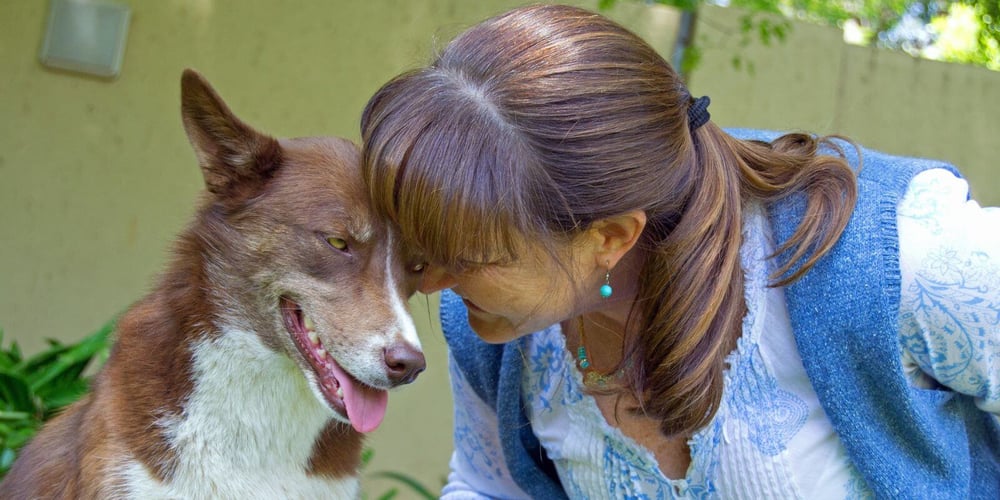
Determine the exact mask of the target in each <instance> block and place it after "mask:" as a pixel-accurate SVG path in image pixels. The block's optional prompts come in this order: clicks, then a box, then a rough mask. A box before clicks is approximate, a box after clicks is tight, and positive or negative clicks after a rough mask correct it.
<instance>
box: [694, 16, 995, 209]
mask: <svg viewBox="0 0 1000 500" xmlns="http://www.w3.org/2000/svg"><path fill="white" fill-rule="evenodd" d="M701 20H702V22H700V23H699V25H698V28H697V33H698V40H699V41H701V42H702V46H703V47H704V48H705V54H704V58H703V60H702V64H701V65H700V66H699V67H698V69H697V70H696V71H695V73H694V75H693V77H692V80H691V90H692V93H693V94H694V95H699V94H708V95H710V96H711V97H712V106H711V108H710V110H711V112H712V119H713V120H715V121H716V123H720V124H723V125H725V126H748V127H760V128H774V129H798V130H806V131H811V132H816V133H821V134H834V133H839V134H845V135H848V136H849V137H851V138H853V139H855V140H857V141H858V142H860V143H861V144H864V145H865V146H868V147H872V148H875V149H880V150H883V151H886V152H888V153H894V154H900V155H906V156H921V157H927V158H936V159H944V160H947V161H950V162H952V163H954V164H955V165H957V166H958V167H959V168H960V169H961V170H962V172H963V173H964V174H965V175H966V176H967V178H968V179H969V181H970V184H971V185H972V190H973V195H974V196H975V197H976V199H977V200H979V201H980V202H981V203H983V204H986V205H991V206H997V205H1000V175H998V174H1000V160H997V155H996V153H995V151H996V149H997V147H998V146H1000V72H996V71H989V70H987V69H984V68H980V67H975V66H968V65H958V64H946V63H941V62H935V61H928V60H922V59H916V58H913V57H910V56H907V55H905V54H903V53H898V52H889V51H885V50H877V49H871V48H865V47H858V46H852V45H846V44H844V43H843V42H842V41H841V40H842V36H841V34H840V32H839V31H838V30H835V29H832V28H825V27H819V26H812V25H805V24H800V23H797V24H796V25H795V27H794V29H793V30H792V32H791V34H790V35H789V37H788V39H787V40H786V42H785V43H778V44H772V45H771V46H770V47H765V46H763V45H761V44H760V43H754V44H752V45H751V46H750V47H748V48H746V49H742V50H740V49H738V47H739V36H738V33H739V27H738V26H739V13H738V12H737V11H734V10H732V9H721V8H706V9H705V10H704V12H703V15H702V17H701ZM736 53H739V54H741V55H742V57H743V59H744V61H749V62H751V63H752V64H753V66H754V71H753V73H752V74H751V73H749V72H748V71H746V70H742V71H735V70H734V69H733V66H732V64H731V60H732V57H733V55H734V54H736Z"/></svg>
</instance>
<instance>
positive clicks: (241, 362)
mask: <svg viewBox="0 0 1000 500" xmlns="http://www.w3.org/2000/svg"><path fill="white" fill-rule="evenodd" d="M182 115H183V119H184V125H185V129H186V131H187V133H188V137H189V138H190V140H191V143H192V145H193V147H194V149H195V152H196V154H197V156H198V162H199V164H200V166H201V168H202V172H203V174H204V178H205V184H206V193H205V196H204V199H203V202H202V204H201V206H200V208H199V210H198V211H197V214H196V216H195V218H194V220H193V222H192V223H191V224H190V226H189V227H188V228H187V230H186V231H184V232H183V233H182V234H181V235H180V237H179V239H178V240H177V243H176V247H175V251H174V258H173V260H172V262H171V263H170V265H169V267H168V268H167V269H166V271H165V272H164V273H163V274H162V276H161V277H160V279H159V281H158V284H157V286H156V287H155V289H154V291H153V292H152V293H150V294H149V295H148V296H146V297H145V298H144V299H142V300H141V301H139V302H138V303H137V304H135V305H134V306H133V307H132V308H131V309H130V310H129V311H128V312H127V313H126V314H125V315H124V316H123V317H122V318H121V319H120V321H119V322H118V328H117V340H116V343H115V345H114V347H113V349H112V352H111V355H110V357H109V359H108V361H107V363H106V365H105V366H104V368H103V369H102V371H101V372H100V373H99V374H98V375H97V376H96V377H95V380H94V384H93V387H92V391H91V393H90V394H89V395H88V396H86V397H85V398H83V399H82V400H81V401H79V402H77V403H76V404H74V405H73V406H71V407H70V408H69V409H67V410H66V411H65V412H64V413H63V414H62V415H60V416H59V417H57V418H55V419H54V420H53V421H51V422H49V423H48V424H47V425H46V426H45V427H44V428H43V429H42V431H41V432H40V433H39V434H38V435H37V436H36V437H35V439H34V440H32V442H31V443H29V445H28V446H26V447H25V448H24V449H23V450H21V452H20V455H19V457H18V460H17V461H16V463H15V464H14V466H13V468H12V469H11V471H10V473H9V474H8V476H7V477H6V479H5V480H4V482H3V483H0V498H4V499H24V498H46V499H49V498H150V497H153V496H155V497H164V496H166V497H183V498H197V497H202V498H226V497H240V496H242V497H243V498H250V497H254V498H260V497H261V495H264V496H268V497H275V498H276V497H278V496H282V497H286V498H288V497H310V498H311V497H330V498H340V497H344V496H348V497H350V496H356V495H357V494H358V485H357V478H356V474H357V469H358V465H359V460H360V456H361V447H362V434H361V433H360V432H358V431H357V430H355V428H352V426H351V425H350V424H348V423H347V422H348V417H347V415H346V414H345V412H346V413H350V411H349V410H345V408H344V407H343V405H346V404H347V403H346V402H345V401H339V402H338V401H337V398H336V397H335V396H329V395H325V394H326V393H324V392H323V390H321V389H320V388H319V387H318V386H319V384H322V383H330V382H329V380H330V379H329V375H328V374H327V375H323V373H325V372H322V369H320V368H316V366H317V365H316V363H317V362H316V361H310V360H309V359H307V358H309V354H308V353H307V352H306V351H307V350H308V348H303V347H302V346H301V345H297V344H296V341H295V340H294V339H293V337H295V335H296V334H295V333H293V332H295V331H299V338H300V339H301V338H302V337H303V335H304V334H303V333H302V331H301V330H302V329H303V328H304V327H303V326H301V325H302V323H301V321H303V318H304V317H305V316H308V317H309V318H310V319H311V320H312V321H313V322H314V323H315V327H314V332H315V334H316V337H318V344H317V345H316V346H314V347H313V348H314V349H315V348H319V347H321V348H322V349H321V350H325V351H326V352H327V353H329V356H330V357H332V359H333V360H335V361H336V362H337V363H338V366H339V367H340V368H342V369H343V370H344V371H345V372H347V373H349V374H350V377H351V378H352V380H353V382H352V383H354V384H357V385H358V387H361V386H370V387H375V388H377V389H379V390H387V389H389V388H391V387H394V386H396V385H398V384H402V383H408V382H410V381H412V380H413V378H414V377H415V376H416V374H417V373H419V371H420V370H422V369H423V366H424V359H423V355H422V353H421V352H420V348H419V341H417V340H416V336H415V330H414V328H413V324H412V321H411V320H410V318H409V316H408V314H407V313H406V311H405V307H403V308H401V307H400V305H401V304H405V301H406V299H407V298H408V297H409V295H410V294H412V292H413V290H414V285H415V283H414V280H415V274H414V273H413V272H410V268H409V267H408V266H407V265H406V263H405V262H404V261H403V259H400V258H398V257H396V256H395V250H396V248H395V246H394V245H393V244H392V242H391V236H390V234H389V231H388V229H387V227H386V225H385V224H384V223H383V222H382V221H380V220H378V219H377V218H376V217H375V216H374V214H373V213H372V212H371V211H370V209H369V208H368V207H369V203H368V199H367V194H366V191H365V190H364V187H363V185H362V183H361V179H360V177H359V173H358V164H359V163H358V162H359V161H360V158H359V154H358V150H357V147H356V146H354V145H353V144H351V143H350V142H348V141H346V140H342V139H335V138H301V139H283V140H277V139H274V138H271V137H269V136H267V135H265V134H262V133H260V132H257V131H256V130H254V129H252V128H251V127H249V126H248V125H246V124H244V123H243V122H242V121H240V120H239V119H238V118H237V117H236V116H235V115H233V114H232V112H231V111H230V110H229V108H228V107H227V106H226V104H225V103H224V102H223V101H222V99H221V98H220V97H219V96H218V95H217V94H216V93H215V92H214V90H213V89H212V88H211V87H210V86H209V84H208V83H207V82H206V81H205V80H204V79H203V78H202V77H201V76H200V75H199V74H197V73H195V72H194V71H191V70H188V71H185V73H184V75H183V77H182ZM329 238H334V239H333V240H330V239H329ZM330 241H333V242H334V244H336V246H333V244H331V243H330ZM340 242H345V243H346V247H344V248H337V247H338V246H340V245H339V244H340ZM306 324H309V323H306ZM290 325H291V326H290ZM314 354H315V355H316V356H320V354H318V351H314ZM311 363H312V364H311ZM310 370H312V371H311V372H310ZM227 377H231V379H230V378H227ZM310 377H312V378H310ZM324 377H327V378H324ZM337 381H338V382H341V380H340V379H339V378H338V379H337ZM334 386H335V387H339V386H337V385H336V384H334ZM340 390H344V388H343V387H340ZM358 390H359V391H361V392H365V391H370V389H364V390H361V389H358ZM339 394H340V393H338V395H339ZM330 401H333V402H332V403H331V402H330ZM372 419H374V420H375V422H374V423H375V424H376V425H377V420H379V419H380V417H378V418H376V417H371V418H369V421H367V422H365V423H362V424H361V425H363V426H364V425H367V426H369V427H370V426H371V425H372V423H373V422H372ZM355 420H361V418H360V417H357V418H355ZM271 495H276V496H271Z"/></svg>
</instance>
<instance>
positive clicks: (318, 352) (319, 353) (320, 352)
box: [316, 347, 326, 359]
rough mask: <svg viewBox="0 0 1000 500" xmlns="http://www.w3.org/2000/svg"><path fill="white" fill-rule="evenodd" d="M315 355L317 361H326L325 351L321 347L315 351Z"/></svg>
mask: <svg viewBox="0 0 1000 500" xmlns="http://www.w3.org/2000/svg"><path fill="white" fill-rule="evenodd" d="M316 355H317V356H319V359H326V349H323V348H322V347H320V348H318V349H316Z"/></svg>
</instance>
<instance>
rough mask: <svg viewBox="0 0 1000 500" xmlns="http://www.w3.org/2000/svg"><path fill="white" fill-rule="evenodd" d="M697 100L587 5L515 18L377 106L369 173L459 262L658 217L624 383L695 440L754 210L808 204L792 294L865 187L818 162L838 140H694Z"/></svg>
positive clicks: (739, 284) (644, 48) (414, 238)
mask: <svg viewBox="0 0 1000 500" xmlns="http://www.w3.org/2000/svg"><path fill="white" fill-rule="evenodd" d="M691 102H692V99H691V96H690V94H688V91H687V89H686V88H685V87H684V85H683V82H682V81H681V79H680V78H679V77H678V75H677V74H676V73H675V72H674V71H673V69H672V68H671V67H670V65H669V64H667V62H666V61H664V60H663V59H662V58H661V57H660V56H659V55H658V54H657V53H656V52H655V51H654V50H653V48H652V47H650V46H649V45H648V44H646V43H645V42H643V41H642V40H641V39H640V38H639V37H637V36H636V35H634V34H633V33H631V32H629V31H627V30H626V29H624V28H623V27H621V26H619V25H617V24H615V23H613V22H611V21H609V20H607V19H605V18H604V17H601V16H599V15H597V14H594V13H592V12H589V11H586V10H583V9H579V8H575V7H568V6H557V5H544V6H532V7H525V8H520V9H516V10H513V11H510V12H508V13H506V14H502V15H500V16H497V17H494V18H491V19H488V20H486V21H484V22H482V23H480V24H478V25H476V26H474V27H472V28H470V29H469V30H467V31H465V32H464V33H462V34H461V35H459V36H458V37H457V38H456V39H454V40H453V41H452V42H451V43H450V44H449V45H448V46H447V47H446V48H445V49H444V51H443V53H441V54H440V56H439V57H438V58H437V60H436V61H435V62H434V63H433V64H432V65H430V66H429V67H427V68H423V69H419V70H415V71H412V72H409V73H404V74H402V75H400V76H398V77H396V78H395V79H393V80H392V81H390V82H389V83H387V84H386V85H385V86H383V87H382V89H380V90H379V91H378V92H377V93H376V94H375V96H374V97H372V99H371V100H370V101H369V103H368V106H367V107H366V109H365V111H364V115H363V117H362V122H361V128H362V137H363V139H364V176H365V178H366V181H367V182H368V184H369V187H370V190H371V193H372V197H373V199H374V202H375V204H376V206H377V209H378V210H379V211H380V212H382V213H384V214H386V215H387V216H388V217H390V218H391V219H392V220H393V221H394V222H395V223H396V224H398V225H399V227H400V229H401V231H402V235H403V238H404V239H405V241H407V242H409V243H410V244H412V245H414V246H415V247H416V248H417V249H419V250H420V251H422V252H424V253H425V255H426V256H427V258H428V260H430V261H431V262H435V263H439V264H441V265H446V266H452V267H457V268H461V266H462V265H464V264H466V263H467V262H468V261H473V262H476V261H478V262H489V261H495V260H497V259H498V258H500V259H502V258H510V259H516V258H517V248H518V246H517V242H518V241H519V240H521V239H523V238H526V237H528V238H532V239H535V240H537V241H552V239H553V238H568V237H571V236H572V235H574V234H575V233H576V232H578V231H581V230H584V229H586V228H587V227H588V226H589V225H590V224H591V223H592V222H594V221H597V220H600V219H602V218H606V217H609V216H614V215H618V214H621V213H624V212H627V211H630V210H636V209H638V210H643V211H645V212H646V214H647V218H648V222H647V225H646V228H645V229H644V231H643V234H642V236H641V240H640V243H639V245H641V247H642V249H643V250H644V251H645V252H647V254H648V255H649V257H648V259H647V261H646V262H645V264H644V268H643V270H642V273H641V283H640V291H639V295H638V297H637V300H636V303H635V305H634V306H633V315H632V316H633V317H632V318H631V319H630V322H631V321H639V328H638V329H634V330H636V331H638V332H639V333H638V334H636V335H629V336H627V337H626V345H625V358H624V360H623V362H622V363H623V364H622V368H624V369H625V374H626V375H625V381H624V386H625V387H627V388H628V389H629V390H631V391H633V392H634V394H635V395H636V397H637V398H638V400H639V401H640V402H641V403H642V405H643V407H644V411H645V412H646V413H647V414H648V415H651V416H653V417H654V418H657V419H659V420H660V421H661V430H662V431H663V433H664V434H666V435H676V434H681V433H688V432H693V431H694V430H696V429H698V428H699V427H701V426H703V425H704V424H706V423H707V422H708V420H709V419H711V417H712V416H713V415H714V413H715V411H716V409H717V408H718V405H719V401H720V399H721V397H722V388H723V370H724V368H725V357H726V355H727V354H728V353H729V352H730V351H731V350H732V348H733V346H734V345H735V339H736V338H738V336H739V333H740V329H741V321H742V317H743V315H744V313H745V304H744V299H743V293H744V291H743V272H742V268H741V265H740V259H739V249H740V245H741V242H742V237H741V229H742V218H743V207H744V205H745V204H746V203H748V202H753V201H761V202H765V203H767V202H771V201H774V200H777V199H779V198H782V197H784V196H786V195H789V194H792V193H796V192H804V193H805V194H806V196H807V199H808V209H807V210H808V213H807V216H806V217H805V218H803V220H802V222H801V224H800V226H799V228H798V231H797V232H796V233H795V235H794V236H793V237H792V238H791V239H790V240H789V241H788V242H785V244H784V245H783V246H782V247H781V248H780V249H779V251H782V250H785V249H792V250H793V257H792V259H789V260H788V261H786V262H785V263H784V265H783V267H782V268H781V269H779V271H778V272H777V273H775V276H774V277H775V278H776V279H777V281H776V282H775V283H774V284H775V285H784V284H787V283H790V282H791V281H794V280H795V279H797V278H798V277H799V276H801V274H802V273H804V272H806V271H807V270H808V269H809V267H810V266H811V265H812V264H813V263H814V262H815V261H816V259H818V258H819V257H820V256H822V255H823V254H824V253H825V252H826V251H828V250H829V248H830V247H831V246H832V245H833V244H834V243H835V242H836V240H837V238H838V237H839V235H840V233H841V232H842V230H843V228H844V227H845V225H846V224H847V221H848V219H849V217H850V214H851V211H852V207H853V204H854V199H855V197H856V189H855V180H854V174H853V172H852V170H851V169H850V167H849V166H848V165H847V163H846V162H845V161H844V160H843V159H842V158H839V157H836V156H825V155H819V154H817V151H818V148H819V147H820V145H822V144H824V143H828V144H831V145H832V143H829V141H828V139H825V138H819V139H817V138H814V137H812V136H809V135H804V134H790V135H785V136H783V137H781V138H779V139H777V140H776V141H774V142H773V143H772V144H766V143H760V142H752V141H741V140H737V139H735V138H733V137H731V136H729V135H728V134H726V133H725V132H723V131H722V130H721V129H720V128H718V127H717V126H715V125H714V124H713V123H711V122H709V123H707V124H705V125H704V126H702V127H700V128H698V129H697V130H696V131H695V132H694V133H692V132H691V131H690V130H689V126H688V117H687V110H688V107H689V106H690V104H691ZM803 259H804V260H803ZM800 261H802V262H800ZM796 263H800V264H801V265H797V266H796ZM625 360H630V361H631V362H628V361H625Z"/></svg>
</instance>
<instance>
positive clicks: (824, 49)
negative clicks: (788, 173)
mask: <svg viewBox="0 0 1000 500" xmlns="http://www.w3.org/2000/svg"><path fill="white" fill-rule="evenodd" d="M120 1H123V3H126V4H129V5H131V6H132V9H133V20H132V24H131V27H130V31H129V40H128V48H127V50H126V56H125V62H124V65H123V73H122V76H121V77H120V78H119V79H117V80H115V81H105V80H99V79H92V78H87V77H82V76H78V75H74V74H69V73H61V72H54V71H50V70H46V69H44V68H42V67H41V66H40V65H39V64H38V62H37V52H38V48H39V46H40V43H41V37H42V31H43V28H44V24H45V14H46V11H47V2H41V1H38V0H7V1H5V2H3V3H2V4H0V67H2V68H3V72H2V75H0V176H2V179H3V180H2V181H0V213H2V214H3V215H2V218H0V235H2V236H0V328H2V329H3V330H4V331H5V344H6V342H8V341H9V340H10V339H16V340H17V341H18V342H20V343H21V344H22V345H23V346H24V347H25V349H26V350H27V351H28V352H34V351H36V350H37V349H38V348H39V347H40V346H41V345H42V339H43V338H45V337H57V338H61V339H66V340H73V339H78V338H80V337H81V336H83V335H84V334H86V333H88V332H90V331H92V330H93V329H95V328H97V327H98V326H100V325H101V324H103V323H104V322H105V321H106V320H107V319H108V318H110V317H112V316H114V315H115V314H116V313H118V312H120V311H121V310H123V309H124V308H125V307H127V306H128V304H130V303H131V302H133V301H134V300H136V299H137V298H138V297H139V296H140V295H141V294H143V293H144V292H145V291H146V290H148V287H149V285H150V283H151V282H152V278H153V276H154V275H155V273H156V272H157V270H158V269H159V268H160V266H161V265H162V263H163V262H164V259H165V256H166V252H167V249H168V247H169V243H170V241H171V240H172V238H173V235H174V234H175V233H176V232H177V231H178V230H179V229H180V228H181V227H182V225H183V224H184V223H185V222H186V220H187V218H188V217H189V215H190V213H191V206H192V203H193V202H194V200H195V197H196V194H197V192H198V190H199V189H200V187H201V176H200V173H199V172H198V170H197V168H196V166H195V164H194V155H193V154H192V153H191V152H190V149H189V147H188V145H187V141H186V139H185V137H184V134H183V131H182V129H181V124H180V119H179V105H178V90H179V76H180V72H181V70H182V69H183V68H185V67H194V68H197V69H199V70H200V71H202V72H203V73H204V74H205V75H206V76H207V77H208V78H209V80H210V81H212V83H213V84H214V85H215V86H216V88H217V89H218V90H219V91H220V93H221V94H222V95H223V97H224V98H225V99H226V100H227V101H228V102H229V103H230V105H231V106H232V107H233V109H234V110H235V111H236V113H237V114H239V115H240V116H241V117H243V118H244V119H246V120H247V121H249V122H250V123H252V124H254V125H256V126H258V127H259V128H261V129H263V130H266V131H268V132H270V133H273V134H275V135H279V136H298V135H316V134H331V135H343V136H347V137H349V138H352V139H354V140H357V138H358V131H357V128H358V127H357V121H358V115H359V113H360V111H361V109H362V107H363V105H364V103H365V101H366V100H367V98H368V96H370V95H371V94H372V93H373V92H374V91H375V89H376V88H377V87H378V86H379V85H380V84H381V83H383V82H384V81H385V80H387V79H388V78H389V77H391V76H393V75H395V74H397V73H399V72H400V71H402V70H404V69H407V68H410V67H413V66H416V65H419V64H422V63H424V62H425V61H427V59H428V54H429V53H430V48H431V46H432V45H434V44H435V43H443V42H444V41H446V40H447V39H448V38H450V37H451V36H452V35H453V34H454V33H457V32H458V31H459V30H460V29H461V28H463V27H465V26H467V25H469V24H470V23H472V22H474V21H476V20H478V19H481V18H483V17H485V16H487V15H489V14H492V13H494V12H498V11H500V10H503V9H505V8H507V7H510V6H513V5H517V4H519V3H520V2H513V1H507V0H489V1H461V0H428V1H422V2H418V1H406V0H369V1H364V2H360V1H346V0H344V1H304V0H303V1H295V2H272V1H269V0H158V1H140V0H120ZM596 2H597V0H592V1H581V2H579V3H580V4H582V5H587V6H594V5H596ZM612 15H613V17H616V18H618V19H619V20H621V21H622V22H625V23H626V24H628V25H629V26H631V27H633V28H634V29H636V30H637V31H638V32H640V34H643V35H644V36H646V37H647V39H649V40H650V41H651V42H653V43H654V45H656V46H657V48H658V49H660V50H661V51H662V52H663V53H664V54H668V53H669V49H670V43H671V40H672V33H673V30H672V26H673V23H674V22H675V15H674V14H673V13H672V12H670V11H668V10H666V9H663V8H660V7H648V8H647V7H642V6H640V5H638V4H637V3H636V4H633V3H627V2H626V3H625V4H623V5H621V6H620V7H619V10H617V11H615V12H614V13H613V14H612ZM705 19H707V20H705ZM735 22H736V19H735V17H734V16H733V15H732V13H731V12H729V11H725V10H720V9H713V10H709V11H708V12H707V13H706V14H705V16H703V22H702V23H701V25H700V27H699V32H700V33H701V35H703V36H707V37H711V38H712V42H711V43H710V44H706V47H707V49H706V53H705V57H704V61H703V64H702V66H701V67H700V68H699V69H698V71H697V73H696V74H695V75H694V79H693V82H692V87H693V88H692V90H693V92H694V93H695V94H699V93H704V94H709V95H711V96H712V99H713V104H712V107H711V111H712V114H713V118H714V119H715V121H716V122H717V123H720V124H722V125H734V126H760V127H771V128H799V129H806V130H813V131H817V132H823V133H826V132H841V133H846V134H849V135H851V136H853V137H856V138H857V139H859V140H860V141H862V142H863V143H865V144H868V145H872V146H876V147H879V148H883V149H886V150H888V151H891V152H896V153H901V154H920V155H926V156H934V157H940V158H946V159H950V160H952V161H954V162H956V163H958V164H959V165H961V166H963V167H965V166H967V173H968V175H969V177H970V178H972V179H973V181H974V186H975V188H976V190H977V193H978V194H980V199H982V200H987V201H990V202H991V203H993V204H1000V184H998V183H1000V176H997V175H995V172H996V168H995V167H994V166H993V161H992V156H991V153H992V151H991V149H992V147H993V146H994V144H995V140H994V137H995V136H997V134H998V131H1000V124H998V122H997V120H998V119H1000V118H998V116H1000V115H998V114H997V113H996V106H995V103H997V102H1000V95H998V93H997V92H998V91H1000V90H998V89H1000V73H990V72H986V71H985V70H979V69H977V68H964V67H956V66H950V65H943V64H938V63H929V62H926V61H914V60H912V59H910V58H908V57H905V56H900V55H897V54H886V53H884V52H878V51H871V50H868V49H861V48H857V47H847V46H844V45H842V44H841V43H840V42H839V38H838V35H837V34H836V33H835V32H833V31H831V30H825V29H820V28H815V27H802V26H800V27H799V28H797V29H796V30H795V32H794V33H793V35H792V38H791V40H790V41H789V42H788V43H786V44H784V45H781V46H778V47H771V48H767V49H762V48H751V49H748V51H747V56H748V57H749V58H750V59H752V60H754V63H755V67H756V72H755V74H754V75H753V76H751V75H749V74H747V73H746V72H734V71H733V70H732V68H731V67H730V66H729V60H730V57H731V46H732V43H733V39H735V38H736V36H735V35H732V34H729V35H727V34H726V33H734V32H736V28H735V24H734V23H735ZM712 30H716V32H715V33H714V34H713V32H712ZM991 111H992V116H991V115H990V112H991ZM990 173H994V175H990ZM413 306H414V314H415V316H416V318H417V321H418V324H419V325H420V326H421V329H422V338H423V342H424V345H425V348H426V350H427V354H428V359H429V364H430V366H429V368H428V370H427V372H426V373H425V374H424V375H423V376H421V378H420V379H419V380H418V381H417V382H416V384H415V385H414V386H412V387H409V388H407V389H406V390H403V391H401V392H399V393H396V394H394V395H393V396H392V397H391V398H390V399H391V400H392V401H391V403H390V411H389V416H388V418H387V420H386V422H385V424H384V425H383V426H382V428H380V429H379V431H377V432H376V433H374V435H373V436H372V438H371V440H370V443H371V444H372V446H373V447H374V449H375V461H374V464H373V465H374V467H373V469H395V470H399V471H404V472H408V473H410V474H413V475H415V476H416V477H418V478H420V479H421V480H423V481H425V482H427V483H428V484H432V485H435V486H436V485H437V484H438V483H439V480H440V478H441V477H442V476H443V475H444V474H445V473H446V470H447V459H448V455H449V453H450V449H451V433H450V425H451V409H450V399H449V395H448V392H447V370H446V367H445V359H446V356H445V352H444V345H443V341H442V340H441V337H440V334H439V333H437V332H436V331H435V330H436V326H434V325H433V324H432V323H433V321H435V320H434V319H432V318H435V316H436V313H435V311H434V309H435V307H436V306H435V304H434V303H433V300H432V301H431V302H427V300H426V299H425V298H422V297H417V298H415V299H414V302H413ZM387 486H388V483H385V482H375V483H371V484H369V486H368V487H369V491H370V492H371V493H372V494H377V493H379V492H381V491H384V490H385V488H386V487H387Z"/></svg>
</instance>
